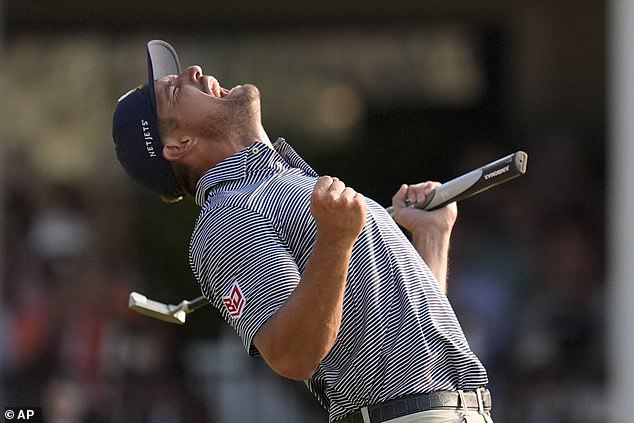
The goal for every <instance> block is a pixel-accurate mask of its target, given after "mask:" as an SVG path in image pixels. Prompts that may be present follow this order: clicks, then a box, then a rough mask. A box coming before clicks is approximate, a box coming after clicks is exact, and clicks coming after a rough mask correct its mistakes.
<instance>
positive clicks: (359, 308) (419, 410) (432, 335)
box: [113, 40, 491, 423]
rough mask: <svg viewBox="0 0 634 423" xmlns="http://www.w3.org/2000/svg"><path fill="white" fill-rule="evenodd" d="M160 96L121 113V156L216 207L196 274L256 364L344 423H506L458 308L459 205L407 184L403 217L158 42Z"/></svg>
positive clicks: (159, 186)
mask: <svg viewBox="0 0 634 423" xmlns="http://www.w3.org/2000/svg"><path fill="white" fill-rule="evenodd" d="M147 47H148V49H147V52H148V69H149V82H148V84H146V85H144V86H142V87H139V88H136V89H134V90H132V91H131V92H129V93H127V94H126V95H124V96H123V97H122V98H121V99H120V100H119V102H118V105H117V108H116V110H115V114H114V122H113V135H114V140H115V145H116V151H117V157H118V159H119V161H120V162H121V164H122V165H123V167H124V169H125V170H126V171H127V172H128V173H129V175H130V176H131V177H132V178H133V179H135V180H136V181H137V182H139V183H141V184H142V185H144V186H146V187H147V188H149V189H151V190H153V191H155V192H157V193H158V194H160V195H161V196H162V197H163V198H164V199H167V200H168V201H171V200H174V199H177V198H179V197H181V196H182V195H184V194H189V195H192V196H193V197H194V198H195V201H196V203H197V204H198V205H200V207H201V213H200V215H199V217H198V219H197V222H196V224H195V227H194V230H193V234H192V240H191V245H190V264H191V267H192V270H193V272H194V274H195V276H196V278H197V280H198V281H199V283H200V285H201V290H202V292H203V294H204V295H205V296H206V297H207V298H208V299H209V301H210V302H211V303H212V304H213V305H214V306H215V307H217V308H218V309H219V310H220V312H221V313H222V315H223V316H224V317H225V319H226V320H227V322H228V323H229V324H230V325H231V326H232V327H233V328H234V329H235V330H236V331H237V333H238V334H239V335H240V337H241V338H242V340H243V342H244V346H245V348H246V349H247V351H248V352H249V354H250V355H252V356H257V355H261V356H262V357H263V358H264V360H265V361H266V362H267V364H268V365H269V366H270V367H271V368H272V369H273V370H275V371H276V372H277V373H279V374H280V375H282V376H285V377H287V378H291V379H296V380H303V381H305V383H306V385H307V387H308V388H309V389H310V390H311V391H312V392H313V393H314V394H315V395H316V396H317V398H318V399H319V400H320V402H321V403H322V404H323V405H324V406H325V407H326V409H327V410H328V412H329V420H330V421H331V422H364V423H368V422H373V423H374V422H385V421H389V422H391V423H405V422H462V421H467V420H468V421H469V422H470V423H471V422H491V418H490V414H489V410H490V408H491V399H490V394H489V392H488V391H487V390H486V389H485V388H484V386H485V385H486V383H487V375H486V371H485V369H484V368H483V366H482V364H481V363H480V361H479V360H478V359H477V358H476V357H475V355H474V354H473V353H472V352H471V350H470V349H469V346H468V344H467V341H466V339H465V337H464V335H463V333H462V330H461V328H460V326H459V324H458V321H457V319H456V316H455V315H454V313H453V310H452V308H451V306H450V305H449V302H448V300H447V298H446V295H445V282H446V277H447V253H448V249H449V238H450V235H451V230H452V228H453V225H454V222H455V220H456V216H457V208H456V205H455V203H454V204H451V205H449V206H446V207H444V208H442V209H439V210H436V211H433V212H426V211H422V210H418V209H414V208H411V207H408V205H409V204H411V203H416V202H422V201H424V199H425V196H426V195H428V194H429V192H430V191H431V189H433V188H434V187H435V186H437V184H435V183H431V182H427V183H424V184H417V185H411V186H408V185H403V186H401V188H400V189H399V191H398V192H397V193H396V194H395V195H394V197H393V200H392V204H393V206H394V218H395V219H396V221H397V222H398V223H399V224H400V225H402V226H403V227H404V228H406V229H407V230H408V231H410V232H411V233H412V240H413V246H412V244H410V242H409V241H408V240H407V238H406V237H405V236H404V235H403V233H402V232H401V230H400V228H399V227H398V226H397V225H396V224H395V223H394V221H393V219H392V218H391V217H390V216H389V215H388V213H387V212H386V211H385V210H384V209H383V208H382V207H381V206H379V205H378V204H376V203H375V202H374V201H372V200H370V199H366V198H365V197H364V196H363V195H361V194H359V193H357V192H356V191H354V190H353V189H352V188H350V187H347V186H346V185H345V184H344V183H343V182H342V181H341V180H339V179H338V178H334V177H330V176H322V177H318V176H317V175H316V174H315V172H314V171H313V170H312V169H311V168H310V167H309V166H308V165H307V164H306V163H305V162H304V161H303V160H302V159H301V158H300V157H299V155H297V153H295V151H293V150H292V148H291V147H290V146H289V145H288V144H286V142H285V141H284V140H282V139H278V140H277V141H275V142H274V143H271V141H270V140H269V138H268V136H267V134H266V132H265V131H264V128H263V126H262V123H261V116H260V94H259V92H258V89H257V88H256V87H255V86H253V85H238V86H236V87H234V88H232V89H231V90H227V89H225V88H223V87H221V86H220V84H219V83H218V81H217V80H216V79H215V78H213V77H212V76H208V75H205V74H203V72H202V69H201V68H200V67H198V66H192V67H190V68H188V69H186V70H185V71H184V72H182V73H181V70H180V64H179V62H178V58H177V55H176V52H175V51H174V49H173V48H172V47H171V46H170V45H169V44H167V43H165V42H164V41H158V40H155V41H151V42H150V43H148V46H147Z"/></svg>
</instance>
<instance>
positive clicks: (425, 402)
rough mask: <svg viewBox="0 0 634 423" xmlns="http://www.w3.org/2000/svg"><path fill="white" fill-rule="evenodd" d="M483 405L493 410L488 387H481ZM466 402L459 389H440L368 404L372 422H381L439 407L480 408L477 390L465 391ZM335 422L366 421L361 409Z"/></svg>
mask: <svg viewBox="0 0 634 423" xmlns="http://www.w3.org/2000/svg"><path fill="white" fill-rule="evenodd" d="M479 391H480V393H481V396H480V398H481V401H482V404H481V407H482V409H484V411H489V410H491V393H490V392H489V390H488V389H484V388H480V389H479ZM462 397H463V398H464V404H462V401H461V400H460V394H459V393H458V392H457V391H438V392H432V393H431V394H419V395H408V396H406V397H401V398H396V399H394V400H390V401H386V402H382V403H379V404H374V405H368V407H367V409H368V416H369V417H370V423H380V422H384V421H387V420H391V419H395V418H397V417H402V416H407V415H408V414H414V413H420V412H422V411H429V410H437V409H454V410H459V409H462V408H463V406H466V408H467V409H468V410H480V405H479V403H480V401H479V400H478V393H477V392H476V391H463V392H462ZM335 423H364V421H363V415H362V414H361V411H360V410H359V411H355V412H354V413H352V414H348V415H347V416H346V417H343V418H341V419H338V420H335Z"/></svg>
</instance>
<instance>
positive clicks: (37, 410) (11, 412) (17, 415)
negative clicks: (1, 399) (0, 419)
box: [4, 407, 43, 423]
mask: <svg viewBox="0 0 634 423" xmlns="http://www.w3.org/2000/svg"><path fill="white" fill-rule="evenodd" d="M4 422H5V423H12V422H18V423H19V422H29V423H43V420H42V407H5V409H4Z"/></svg>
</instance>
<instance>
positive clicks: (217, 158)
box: [174, 125, 273, 196]
mask: <svg viewBox="0 0 634 423" xmlns="http://www.w3.org/2000/svg"><path fill="white" fill-rule="evenodd" d="M258 141H259V142H262V143H264V144H266V145H267V146H269V147H270V148H273V144H272V143H271V140H270V139H269V137H268V135H267V134H266V131H265V130H264V128H263V127H262V126H261V125H259V126H258V128H256V129H255V130H254V131H253V133H252V134H250V136H243V137H236V138H230V139H224V140H214V141H210V142H207V143H205V145H204V146H202V145H201V147H203V149H202V151H201V152H200V153H199V154H196V155H194V156H192V157H195V158H196V160H195V162H194V163H189V164H186V165H184V166H175V167H174V172H175V174H176V177H177V180H178V183H179V184H180V185H181V187H182V188H183V190H185V192H186V193H187V194H189V195H191V196H195V194H196V185H197V184H198V181H199V180H200V178H201V177H202V176H203V174H205V172H207V171H208V170H209V169H211V168H212V167H214V166H216V165H217V164H218V163H220V162H222V161H223V160H224V159H226V158H227V157H229V156H231V155H233V154H235V153H237V152H238V151H242V150H244V149H245V148H247V147H249V146H251V145H252V144H253V143H255V142H258Z"/></svg>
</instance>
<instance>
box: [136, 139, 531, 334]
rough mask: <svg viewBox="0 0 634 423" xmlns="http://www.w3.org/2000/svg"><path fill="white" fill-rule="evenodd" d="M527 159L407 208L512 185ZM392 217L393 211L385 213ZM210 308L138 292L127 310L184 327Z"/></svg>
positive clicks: (484, 171) (488, 169)
mask: <svg viewBox="0 0 634 423" xmlns="http://www.w3.org/2000/svg"><path fill="white" fill-rule="evenodd" d="M527 164H528V155H527V154H526V153H525V152H523V151H517V152H515V153H513V154H509V155H508V156H505V157H502V158H501V159H498V160H496V161H494V162H491V163H489V164H487V165H484V166H482V167H480V168H479V169H475V170H472V171H471V172H468V173H465V174H464V175H462V176H459V177H457V178H455V179H452V180H450V181H449V182H445V183H444V184H442V185H441V186H439V187H438V188H436V189H435V190H433V191H432V192H431V193H430V194H429V195H428V196H427V198H426V199H425V202H424V203H422V204H408V207H414V208H419V209H423V210H428V211H431V210H436V209H439V208H441V207H443V206H445V205H447V204H449V203H452V202H454V201H460V200H464V199H465V198H468V197H471V196H473V195H476V194H478V193H481V192H483V191H486V190H488V189H489V188H493V187H494V186H497V185H500V184H502V183H504V182H507V181H510V180H511V179H514V178H516V177H518V176H521V175H523V174H524V173H526V166H527ZM385 210H386V211H387V212H388V213H389V214H390V216H391V215H392V214H393V211H394V210H393V207H391V206H390V207H388V208H386V209H385ZM207 304H209V302H208V301H207V299H206V298H205V297H204V296H200V297H198V298H195V299H193V300H189V301H188V300H184V301H182V302H181V303H180V304H177V305H173V304H164V303H161V302H158V301H154V300H150V299H149V298H147V297H146V296H145V295H142V294H139V293H138V292H132V293H130V298H129V301H128V307H129V308H131V309H132V310H134V311H136V312H138V313H141V314H143V315H146V316H148V317H153V318H155V319H159V320H163V321H165V322H169V323H176V324H181V325H182V324H184V323H185V318H186V317H187V314H189V313H191V312H192V311H195V310H197V309H199V308H201V307H204V306H206V305H207Z"/></svg>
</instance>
